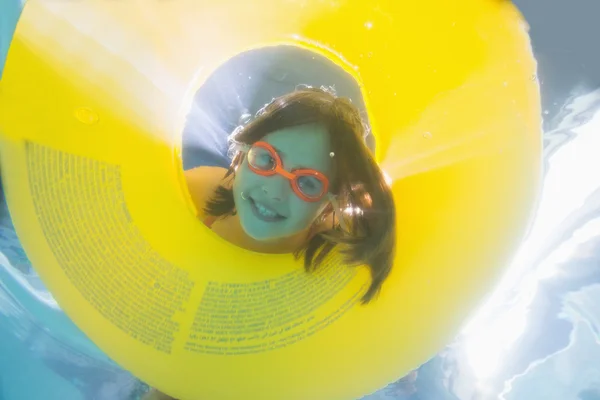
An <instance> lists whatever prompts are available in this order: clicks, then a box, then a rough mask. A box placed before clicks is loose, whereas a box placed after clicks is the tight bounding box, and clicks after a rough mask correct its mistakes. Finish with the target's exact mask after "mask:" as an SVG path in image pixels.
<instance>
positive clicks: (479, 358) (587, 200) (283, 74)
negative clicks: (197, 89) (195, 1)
mask: <svg viewBox="0 0 600 400" xmlns="http://www.w3.org/2000/svg"><path fill="white" fill-rule="evenodd" d="M522 3H523V4H521V6H522V8H523V9H525V10H533V11H535V12H533V11H532V14H531V15H532V17H531V21H530V22H531V23H532V37H533V42H534V50H536V54H537V55H538V56H539V59H540V63H541V66H540V70H541V72H540V78H539V79H540V80H541V81H542V82H541V83H542V95H543V97H544V99H543V100H544V110H545V112H544V116H545V121H544V126H545V133H544V139H545V140H544V143H545V164H546V173H545V179H544V188H543V193H542V199H541V202H540V204H539V208H538V210H537V213H536V219H535V223H534V226H533V227H532V230H531V232H530V234H529V236H528V237H527V239H526V240H525V241H524V243H523V244H522V246H521V249H520V251H519V252H518V254H517V255H516V256H515V258H514V260H513V261H512V263H511V265H509V266H507V271H508V272H507V274H506V276H505V277H504V279H503V280H502V282H500V284H499V286H498V288H497V290H496V291H495V292H494V293H490V296H489V297H488V298H487V299H485V302H484V303H483V304H482V306H481V309H480V310H479V312H478V313H477V315H476V316H474V318H473V319H472V320H471V321H468V323H467V324H466V325H465V327H464V329H463V330H462V332H461V334H460V335H458V336H457V337H456V338H455V340H453V341H452V342H451V343H449V344H448V346H447V347H446V348H444V349H443V351H441V352H440V353H439V354H438V355H437V356H436V357H435V358H433V359H432V360H430V361H429V362H428V363H426V364H425V365H423V366H422V367H421V368H419V369H418V370H417V371H414V372H413V373H411V374H410V375H408V376H407V377H405V378H403V379H401V380H399V381H398V382H395V383H394V384H392V385H389V386H388V387H387V388H383V389H382V390H380V391H379V392H377V393H374V394H372V395H371V396H368V397H367V398H366V400H391V399H397V400H402V399H404V400H488V399H489V400H493V399H494V400H495V399H500V400H538V399H540V400H600V158H599V157H598V154H600V112H599V110H600V90H597V88H598V87H600V85H599V84H596V83H600V79H598V80H596V77H597V76H594V75H592V74H591V72H589V71H596V70H597V71H600V69H598V68H593V66H598V65H600V61H598V59H592V58H590V57H591V56H590V54H591V53H593V51H591V50H590V49H591V48H592V47H593V46H590V47H588V48H587V49H584V50H581V51H580V53H575V50H574V49H575V42H574V41H570V42H569V41H567V42H565V45H564V46H565V47H564V48H563V47H557V46H558V45H557V43H560V40H564V38H563V37H561V38H562V39H561V38H558V37H555V36H552V35H555V32H556V31H560V29H563V30H562V31H560V32H561V34H563V35H567V34H568V32H570V31H576V30H577V29H575V28H573V29H570V28H569V27H562V28H561V25H560V24H558V23H556V21H555V20H554V19H552V18H558V19H559V21H563V20H564V21H571V23H572V24H576V23H577V21H578V20H577V19H573V18H571V19H569V17H568V15H569V14H568V12H567V10H564V9H561V12H560V14H556V15H555V16H550V15H548V16H546V17H545V18H546V20H550V21H553V23H552V24H551V26H549V27H548V28H545V27H546V26H547V25H544V24H543V22H542V21H541V19H542V18H541V17H540V16H539V15H546V14H544V13H545V12H548V10H549V9H552V8H553V7H554V8H556V7H558V4H559V3H560V4H563V3H561V2H558V1H554V0H552V1H550V0H549V1H548V2H547V3H544V4H546V6H545V7H546V8H544V9H543V10H542V9H539V7H538V8H535V9H534V8H532V5H531V4H528V2H527V1H522ZM576 3H577V5H578V6H581V7H583V3H586V1H583V0H582V1H579V0H578V1H576V2H574V3H572V4H573V7H575V6H576ZM569 4H571V3H569ZM586 4H587V6H589V7H597V5H598V3H597V2H595V3H593V4H595V5H592V3H591V2H588V3H586ZM561 7H562V6H561ZM20 9H21V2H20V1H19V0H0V77H1V73H2V68H3V66H4V60H5V57H6V52H7V50H8V47H9V44H10V40H11V37H12V32H13V31H14V27H15V25H16V22H17V20H18V16H19V13H20ZM593 10H594V9H593V8H590V9H588V10H587V12H584V11H578V12H580V13H582V16H583V15H587V16H589V15H594V12H593ZM597 11H598V12H597V13H596V14H595V15H600V10H597ZM526 16H527V13H526ZM536 18H537V19H536ZM538 20H539V23H538V22H536V21H538ZM586 21H588V20H586ZM588 22H589V21H588ZM544 29H546V30H544ZM546 32H554V33H546ZM599 35H600V31H599V32H598V34H597V35H591V37H596V38H597V37H599ZM548 37H552V38H553V39H552V42H551V43H549V42H548V41H547V40H546V39H547V38H548ZM595 40H596V39H593V40H592V43H593V44H595ZM595 48H596V49H597V47H595ZM595 53H598V52H597V51H595ZM578 54H582V56H578ZM578 57H579V58H578ZM580 59H581V60H585V62H583V61H582V62H579V61H577V60H580ZM553 60H556V61H553ZM243 65H244V66H245V67H244V68H245V70H244V71H243V73H240V72H238V71H239V68H238V67H235V66H232V67H231V68H225V69H223V70H222V71H221V74H220V75H218V76H215V77H214V78H213V80H212V81H211V82H209V83H208V84H207V85H205V87H204V88H203V91H204V92H202V93H199V95H198V99H197V102H196V104H195V109H194V110H193V112H192V113H191V115H190V117H189V119H188V124H187V125H186V128H185V132H184V165H185V167H186V168H190V167H192V166H195V165H221V166H225V165H227V164H228V158H227V154H226V151H227V149H226V136H227V134H228V133H229V132H231V130H232V129H233V128H234V127H235V126H236V125H237V124H238V123H239V122H240V121H242V120H243V119H244V118H245V114H247V113H253V112H255V111H256V110H257V109H258V108H260V106H261V105H262V104H264V103H265V102H267V101H269V100H270V99H271V98H272V97H275V96H278V95H280V94H283V93H286V92H288V91H290V90H291V89H293V87H294V85H295V84H296V83H297V82H299V81H301V82H303V83H310V84H313V85H321V84H327V85H331V84H334V85H335V86H336V89H338V91H339V92H340V94H342V95H346V96H350V97H353V98H354V99H355V100H356V101H357V102H358V104H359V106H361V107H362V104H361V103H360V98H359V96H358V95H357V93H358V92H357V88H356V87H354V86H353V85H352V84H351V83H349V81H348V79H347V77H345V76H344V75H343V74H340V73H339V71H336V70H334V69H332V68H330V67H329V66H327V65H325V64H323V63H322V62H321V61H320V60H314V59H306V56H305V54H302V53H294V52H292V53H290V52H288V53H281V52H272V53H269V54H262V55H261V57H260V58H247V59H244V60H243ZM557 66H561V68H563V70H561V71H569V73H570V74H575V75H577V77H579V78H580V79H579V78H577V77H576V78H577V79H575V78H573V76H570V75H569V77H568V79H566V78H565V79H566V80H558V78H557V77H560V73H559V72H560V71H558V70H557V68H558V67H557ZM265 71H268V72H267V73H265ZM557 71H558V72H557ZM586 71H588V72H586ZM586 73H587V74H588V75H585V74H586ZM599 75H600V74H599ZM246 76H253V77H254V79H253V80H252V81H251V82H252V83H250V81H249V80H245V79H244V78H245V77H246ZM242 80H244V82H243V83H239V82H241V81H242ZM231 82H233V83H231ZM564 82H567V83H564ZM259 89H260V90H259ZM216 94H218V96H216ZM207 99H210V101H207ZM371 144H372V143H371ZM144 390H146V387H145V385H143V383H141V382H139V381H138V380H137V379H136V378H135V377H133V376H132V375H131V374H130V373H128V372H127V371H124V370H122V369H121V368H119V366H118V365H116V364H115V363H113V362H112V361H111V360H110V359H109V358H108V357H107V356H106V355H104V353H103V352H102V351H100V349H98V348H97V347H96V346H95V345H94V344H93V343H92V342H91V341H90V340H88V339H87V337H86V336H85V335H84V334H83V333H82V332H81V331H80V330H79V329H78V328H77V327H76V326H75V325H74V324H73V323H72V322H71V321H70V320H69V318H68V317H66V316H65V314H64V313H63V312H62V311H61V310H60V308H59V307H58V306H57V304H56V302H55V300H54V299H53V297H52V296H51V295H50V294H49V293H48V292H47V291H46V289H45V287H44V285H43V284H42V283H41V282H40V280H39V279H38V277H37V275H36V273H35V271H34V269H33V268H32V266H31V265H30V263H29V261H28V259H27V257H26V255H25V253H24V252H23V250H22V248H21V246H20V244H19V241H18V238H17V237H16V235H15V232H14V229H13V227H12V222H11V219H10V215H9V212H8V210H7V208H6V203H5V202H4V199H3V196H2V197H0V400H37V399H40V400H55V399H56V400H79V399H86V400H87V399H89V400H92V399H94V400H109V399H110V400H126V399H127V400H128V399H135V398H137V397H139V395H140V394H141V393H142V392H143V391H144Z"/></svg>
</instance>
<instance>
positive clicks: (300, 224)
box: [233, 124, 333, 241]
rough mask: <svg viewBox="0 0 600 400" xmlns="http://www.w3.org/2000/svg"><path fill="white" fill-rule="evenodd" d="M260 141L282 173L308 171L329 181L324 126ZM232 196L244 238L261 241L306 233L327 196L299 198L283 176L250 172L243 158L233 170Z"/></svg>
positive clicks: (285, 132) (298, 128)
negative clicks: (273, 155)
mask: <svg viewBox="0 0 600 400" xmlns="http://www.w3.org/2000/svg"><path fill="white" fill-rule="evenodd" d="M261 141H263V142H267V143H269V144H270V145H271V146H272V147H274V148H275V149H276V150H277V152H278V154H279V157H280V158H281V161H282V164H283V168H284V169H285V170H286V171H293V170H294V169H300V168H302V169H305V168H309V169H314V170H316V171H319V172H320V173H322V174H323V175H325V176H326V177H327V178H328V179H329V181H331V180H332V178H333V177H332V176H331V171H332V159H331V157H330V155H329V154H330V152H331V149H330V148H329V147H330V144H329V134H328V133H327V130H326V129H325V127H323V126H321V125H315V124H310V125H301V126H295V127H291V128H285V129H282V130H279V131H275V132H272V133H270V134H268V135H266V136H264V137H263V138H262V139H261ZM242 193H243V197H242ZM233 194H234V200H235V207H236V210H237V213H238V214H239V218H240V222H241V225H242V228H243V229H244V231H245V232H246V234H247V235H248V236H250V237H252V238H254V239H256V240H263V241H269V240H276V239H282V238H285V237H290V236H293V235H295V234H297V233H300V232H302V231H304V230H306V229H307V228H309V227H310V225H311V224H312V222H313V221H314V220H315V218H316V217H317V216H318V215H319V214H320V212H321V211H322V209H323V207H324V206H325V205H326V203H327V201H328V200H327V196H323V198H321V199H320V200H319V201H316V202H308V201H305V200H303V199H301V198H300V197H299V196H298V195H297V194H296V193H295V192H294V190H293V189H292V187H291V186H290V181H289V180H288V179H287V178H285V177H284V176H281V175H279V174H276V175H272V176H263V175H260V174H257V173H255V172H253V171H252V170H250V168H249V166H248V161H247V157H245V158H244V160H243V161H242V163H241V165H240V166H239V167H238V169H237V172H236V175H235V180H234V183H233Z"/></svg>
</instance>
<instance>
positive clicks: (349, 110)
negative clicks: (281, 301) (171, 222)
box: [204, 87, 396, 304]
mask: <svg viewBox="0 0 600 400" xmlns="http://www.w3.org/2000/svg"><path fill="white" fill-rule="evenodd" d="M315 123H316V124H322V125H323V126H325V127H326V128H327V131H328V133H329V140H330V146H331V148H330V151H333V153H334V157H333V158H332V160H333V178H334V179H333V180H332V182H331V184H330V188H329V192H330V193H332V194H333V195H335V196H336V199H337V203H338V205H339V207H340V208H341V209H342V210H349V211H350V212H346V211H344V212H342V213H341V217H342V218H344V222H345V224H344V225H346V230H343V229H342V228H341V225H340V224H339V223H334V224H333V226H332V227H331V229H327V230H324V231H321V232H316V233H315V234H314V235H312V237H309V239H308V240H307V242H306V244H305V245H304V246H303V247H302V248H300V249H298V250H296V251H295V252H294V256H295V257H296V258H297V259H299V258H301V257H302V256H304V267H305V269H306V270H307V271H308V272H310V271H314V270H315V269H317V268H319V266H321V264H322V263H323V261H324V260H325V258H326V256H327V255H328V254H329V253H331V251H332V250H333V249H334V248H336V247H337V246H339V249H340V253H341V254H342V256H343V258H344V263H346V264H348V265H349V266H350V267H354V266H360V265H366V266H368V267H369V270H370V273H371V284H370V286H369V288H368V289H367V291H366V293H365V294H364V295H363V298H362V303H363V304H366V303H368V302H370V301H371V300H372V299H373V298H374V297H375V296H376V295H377V294H378V293H379V291H380V290H381V286H382V284H383V282H384V281H385V279H386V278H387V277H388V275H389V274H390V271H391V269H392V265H393V261H394V253H395V243H396V227H395V221H396V216H395V206H394V199H393V197H392V192H391V189H390V187H389V185H388V184H387V182H386V180H385V177H384V174H383V172H382V171H381V169H380V168H379V166H378V165H377V163H376V162H375V159H374V157H373V155H372V154H371V152H370V151H369V149H368V148H367V147H366V145H365V143H364V138H365V136H366V133H367V128H366V126H365V125H364V124H363V121H362V119H361V117H360V113H359V111H358V109H357V108H356V107H355V106H354V105H353V104H352V103H351V102H350V100H347V99H345V98H339V97H336V96H335V94H334V93H333V92H332V91H331V90H328V89H325V88H321V89H316V88H310V87H305V88H300V89H296V90H295V91H294V92H291V93H289V94H287V95H284V96H281V97H278V98H276V99H274V100H273V101H272V102H271V103H269V104H267V105H266V106H265V107H264V108H263V109H261V110H260V111H259V112H258V113H257V115H256V117H255V118H254V119H253V120H252V121H250V122H249V123H248V124H247V125H245V126H242V127H240V128H238V129H237V130H236V131H235V132H234V133H233V134H232V141H231V143H232V145H233V146H232V149H235V148H236V145H237V146H239V145H240V144H246V145H251V144H253V143H255V142H257V141H259V140H261V139H262V138H263V137H264V136H265V135H267V134H269V133H271V132H275V131H278V130H281V129H284V128H288V127H293V126H299V125H305V124H315ZM234 151H235V150H234ZM328 151H329V149H328ZM243 157H244V156H243V155H242V153H240V152H237V153H236V154H234V157H233V162H232V164H231V166H230V168H229V170H228V171H227V173H226V175H225V178H224V179H225V180H227V179H232V178H233V177H234V175H235V169H236V166H237V165H239V163H241V162H242V161H243ZM204 211H205V212H206V214H208V215H211V216H215V217H222V218H224V217H228V216H231V215H234V214H235V203H234V196H233V190H232V189H231V185H220V186H218V187H217V189H216V190H215V192H214V193H213V195H212V197H211V198H210V199H209V200H208V201H207V203H206V205H205V208H204ZM333 212H335V214H334V217H335V216H337V217H338V218H340V210H334V208H333V206H332V205H331V204H330V205H328V206H327V207H326V208H325V210H324V211H323V213H322V215H321V217H319V218H317V220H316V221H315V223H314V224H316V223H319V222H323V221H325V220H326V218H327V217H328V216H331V215H332V214H331V213H333ZM334 221H335V218H334Z"/></svg>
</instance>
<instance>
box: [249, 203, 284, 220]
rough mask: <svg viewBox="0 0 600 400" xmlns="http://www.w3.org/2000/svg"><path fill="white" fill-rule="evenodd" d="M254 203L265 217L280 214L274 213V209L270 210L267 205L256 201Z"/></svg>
mask: <svg viewBox="0 0 600 400" xmlns="http://www.w3.org/2000/svg"><path fill="white" fill-rule="evenodd" d="M254 205H255V206H256V209H257V210H258V213H259V214H260V215H263V216H265V217H276V216H277V215H279V214H277V213H274V212H273V211H271V210H269V209H268V208H266V207H265V206H263V205H262V204H260V203H256V202H254Z"/></svg>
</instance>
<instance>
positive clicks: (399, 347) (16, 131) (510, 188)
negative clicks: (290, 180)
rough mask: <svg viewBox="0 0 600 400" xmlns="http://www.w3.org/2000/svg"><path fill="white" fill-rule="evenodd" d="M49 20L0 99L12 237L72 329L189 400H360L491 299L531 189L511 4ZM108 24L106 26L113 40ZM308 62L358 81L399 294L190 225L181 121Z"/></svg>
mask: <svg viewBox="0 0 600 400" xmlns="http://www.w3.org/2000/svg"><path fill="white" fill-rule="evenodd" d="M377 4H378V5H375V3H372V2H364V1H344V0H340V1H333V2H321V1H311V0H307V1H301V2H286V1H274V0H260V1H258V2H256V1H255V2H239V1H234V0H222V1H214V2H212V3H207V2H195V1H176V2H168V1H165V2H162V1H159V2H151V3H144V4H143V5H142V4H139V3H137V2H107V1H93V0H90V1H85V2H41V1H30V2H28V3H27V4H26V5H25V7H24V10H23V14H22V17H21V19H20V21H19V23H18V26H17V29H16V32H15V36H14V39H13V42H12V44H11V47H10V50H9V54H8V57H7V62H6V66H5V70H4V74H3V77H2V82H1V86H0V109H1V110H2V113H1V114H0V131H1V132H2V138H1V145H0V146H1V147H0V152H1V153H0V157H1V163H2V164H1V166H2V171H3V174H4V176H3V179H4V183H5V185H6V187H5V189H6V194H7V199H8V202H9V206H10V209H11V213H12V215H13V217H14V222H15V226H16V228H17V231H18V233H19V235H20V239H21V240H22V242H23V246H24V248H25V250H26V251H27V254H28V256H29V258H30V259H31V261H32V263H33V265H35V266H36V268H37V270H38V271H39V274H40V276H41V278H42V279H43V280H44V282H45V283H46V284H47V285H48V287H49V289H50V290H51V291H52V293H53V294H54V295H55V297H56V299H57V301H58V302H59V304H60V305H61V307H63V308H64V310H65V312H66V313H67V314H68V315H69V316H70V317H71V318H72V319H73V320H74V321H75V323H76V324H77V325H78V326H79V327H80V328H81V329H82V330H83V331H84V332H85V333H86V334H88V335H89V337H90V338H91V339H92V340H93V341H94V342H95V343H96V344H97V345H98V346H99V347H100V348H101V349H103V351H105V352H106V353H107V354H108V355H109V356H110V357H111V358H113V359H114V360H115V361H116V362H118V363H119V364H121V365H122V366H124V367H125V368H127V369H129V370H130V371H132V372H133V373H134V374H136V375H137V376H138V377H140V378H141V379H143V380H144V381H146V382H148V383H149V384H150V385H153V386H156V387H157V388H158V389H160V390H161V391H164V392H166V393H169V394H170V395H172V396H175V397H178V398H182V399H236V398H250V399H265V400H268V399H282V398H285V399H290V400H291V399H302V400H305V399H327V400H331V399H351V398H358V397H360V396H361V395H364V394H367V393H370V392H373V391H375V390H376V389H378V388H380V387H382V386H384V385H385V384H387V383H389V382H391V381H393V380H395V379H397V378H398V377H400V376H402V375H404V374H405V373H406V372H408V371H409V370H411V369H413V368H415V367H418V366H419V365H420V364H422V363H423V362H425V361H426V360H427V359H428V358H429V357H431V356H433V355H434V354H435V352H436V351H437V350H438V349H440V348H441V347H442V346H443V345H444V344H445V343H446V342H447V341H449V340H450V339H451V338H452V336H453V335H454V334H455V333H456V332H457V330H458V329H459V328H460V326H461V324H462V323H463V322H464V321H465V319H466V318H468V316H469V314H470V313H471V312H472V311H473V310H474V308H475V307H476V306H477V304H478V302H479V301H480V300H481V299H482V297H483V296H484V295H485V294H486V293H487V292H488V291H489V290H490V289H491V288H492V287H493V285H494V283H495V282H496V279H497V278H498V276H499V274H501V272H502V271H503V267H504V266H505V265H506V264H507V261H508V260H509V258H510V256H511V254H512V252H513V251H514V250H515V248H516V246H517V244H518V243H519V241H520V240H521V238H522V236H523V235H524V233H525V230H526V228H527V225H528V223H529V219H530V215H531V211H532V207H533V206H534V201H535V197H536V193H537V191H538V186H539V182H540V172H541V171H540V169H541V156H540V154H541V135H540V133H541V118H540V99H539V86H538V82H537V81H536V79H535V73H536V64H535V60H534V58H533V55H532V51H531V48H530V43H529V38H528V35H527V31H526V26H525V23H524V21H523V19H522V18H521V15H520V14H519V13H518V11H517V10H516V9H515V7H514V6H513V5H512V4H511V3H510V2H508V1H500V0H465V1H461V2H458V3H457V2H452V3H448V2H445V1H442V0H428V1H424V2H421V3H417V2H385V3H377ZM107 27H110V28H107ZM275 45H289V46H300V47H303V48H305V49H308V50H311V51H314V52H315V53H318V54H321V55H325V56H327V57H329V58H330V59H331V60H333V61H335V62H336V63H338V64H339V65H340V66H343V67H344V68H345V70H346V71H347V72H348V73H349V74H351V75H352V76H353V77H354V78H355V79H356V80H357V81H358V82H359V83H360V85H361V88H362V91H363V96H364V98H365V104H366V106H367V110H368V113H369V118H370V122H371V125H372V128H373V132H374V134H375V136H376V139H377V157H378V160H379V162H380V164H381V166H382V168H384V170H385V171H386V172H387V174H388V175H389V176H390V177H391V179H392V187H393V192H394V195H395V200H396V204H397V210H398V212H397V226H398V231H399V236H398V243H397V249H398V251H397V259H396V261H395V267H394V270H393V273H392V276H391V277H390V278H389V279H388V280H387V281H386V283H385V285H384V287H383V291H382V293H381V296H380V297H379V298H378V299H377V301H375V302H374V303H372V304H370V305H367V306H361V305H360V304H359V303H358V302H357V300H358V299H359V298H360V295H361V293H362V291H363V290H364V287H365V285H366V284H367V283H368V274H367V271H366V270H363V269H351V268H346V267H345V266H343V265H340V264H339V263H337V262H336V260H337V258H336V257H332V259H331V262H329V263H328V265H327V266H326V267H325V268H323V269H321V270H320V271H318V272H317V273H313V274H306V273H304V270H303V268H302V266H301V265H300V264H299V263H296V262H294V261H293V258H292V257H291V256H287V255H265V254H257V253H252V252H249V251H245V250H242V249H239V248H237V247H234V246H233V245H231V244H229V243H227V242H225V241H224V240H222V239H220V238H219V237H218V236H216V235H215V234H214V233H213V232H211V231H210V230H208V229H207V228H206V227H204V226H203V225H202V224H201V223H199V222H198V221H197V219H196V216H195V210H194V209H193V207H192V205H191V202H190V201H189V196H188V192H187V189H186V187H185V184H184V183H183V180H182V168H181V159H180V152H181V151H180V147H181V145H180V143H181V127H182V125H183V119H184V118H183V115H184V114H185V110H186V109H187V108H188V106H189V103H190V99H191V97H192V96H193V93H195V91H196V89H197V88H198V86H200V85H201V84H202V82H203V81H204V80H205V79H206V77H207V76H208V75H209V74H210V73H211V71H214V70H215V69H216V68H217V67H218V65H219V64H220V63H222V62H225V61H226V60H227V59H229V58H230V57H233V56H235V55H236V54H239V53H240V52H243V51H247V50H250V49H256V48H260V47H263V46H275Z"/></svg>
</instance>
